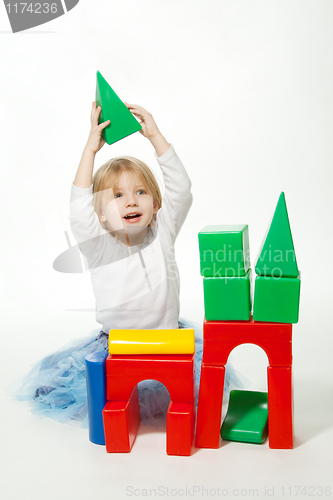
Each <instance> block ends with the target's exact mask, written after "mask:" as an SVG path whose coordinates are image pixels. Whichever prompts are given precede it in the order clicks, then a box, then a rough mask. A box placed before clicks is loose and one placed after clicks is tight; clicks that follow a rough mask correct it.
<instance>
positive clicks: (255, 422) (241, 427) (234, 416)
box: [221, 391, 268, 444]
mask: <svg viewBox="0 0 333 500" xmlns="http://www.w3.org/2000/svg"><path fill="white" fill-rule="evenodd" d="M267 424H268V395H267V392H254V391H230V399H229V406H228V412H227V415H226V417H225V420H224V422H223V424H222V427H221V437H222V439H225V440H226V441H241V442H243V443H255V444H261V443H263V442H264V441H265V440H266V439H267V436H268V425H267Z"/></svg>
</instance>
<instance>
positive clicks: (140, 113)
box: [124, 102, 160, 139]
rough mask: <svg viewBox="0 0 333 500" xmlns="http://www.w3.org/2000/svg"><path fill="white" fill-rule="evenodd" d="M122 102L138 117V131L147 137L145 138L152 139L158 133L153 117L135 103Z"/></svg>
mask: <svg viewBox="0 0 333 500" xmlns="http://www.w3.org/2000/svg"><path fill="white" fill-rule="evenodd" d="M124 104H125V106H126V107H127V108H128V109H129V110H130V112H131V113H133V115H134V116H136V117H137V118H139V120H140V125H141V127H142V129H141V130H140V132H141V134H142V135H143V136H145V137H147V139H153V138H154V137H156V136H157V135H159V134H160V131H159V130H158V127H157V125H156V123H155V120H154V118H153V117H152V115H151V114H150V113H149V112H148V111H146V110H145V109H144V108H142V107H141V106H138V105H137V104H128V102H125V103H124Z"/></svg>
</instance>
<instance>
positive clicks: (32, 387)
mask: <svg viewBox="0 0 333 500" xmlns="http://www.w3.org/2000/svg"><path fill="white" fill-rule="evenodd" d="M179 328H194V330H195V348H196V385H197V394H198V390H199V383H200V372H201V360H202V351H203V340H202V326H200V325H198V324H197V323H193V322H190V321H187V320H180V321H179ZM107 349H108V336H107V335H106V334H105V333H104V332H100V330H94V331H92V332H91V333H90V335H89V336H88V337H86V338H84V339H82V338H81V339H76V340H75V341H73V342H70V343H69V344H67V345H66V346H64V347H63V348H61V349H59V350H58V351H56V352H55V353H54V354H52V355H50V356H47V357H45V358H44V359H42V360H41V361H39V362H38V363H36V364H35V365H34V366H33V367H32V368H31V370H30V371H29V373H28V374H27V375H26V376H25V377H24V379H23V380H21V381H20V383H19V388H18V389H16V390H14V391H12V395H13V396H14V397H15V398H16V399H18V400H20V401H30V402H31V409H32V411H33V413H35V414H37V415H39V416H45V417H50V418H52V419H54V420H57V421H59V422H62V423H64V422H68V423H80V425H81V426H83V427H88V408H87V388H86V368H85V358H86V356H88V355H89V354H92V353H93V352H97V351H103V350H107ZM16 385H17V384H16ZM241 386H242V383H241V382H240V379H239V378H238V376H237V374H236V373H235V371H234V370H233V368H232V366H231V365H230V363H228V364H227V366H226V376H225V384H224V392H225V395H226V396H228V395H229V392H230V390H231V389H234V388H240V387H241ZM138 388H139V403H140V414H141V420H143V421H145V420H149V421H150V422H151V423H154V422H155V421H156V416H157V415H159V414H163V413H164V414H166V412H167V409H168V406H169V402H170V396H169V392H168V390H167V388H166V387H165V386H164V385H163V384H161V383H160V382H158V381H156V380H144V381H143V382H140V383H139V384H138Z"/></svg>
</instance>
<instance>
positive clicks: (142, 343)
mask: <svg viewBox="0 0 333 500" xmlns="http://www.w3.org/2000/svg"><path fill="white" fill-rule="evenodd" d="M194 352H195V338H194V330H193V328H176V329H174V330H172V329H170V330H110V333H109V353H110V354H193V353H194Z"/></svg>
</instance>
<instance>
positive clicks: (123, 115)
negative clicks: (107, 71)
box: [96, 71, 142, 144]
mask: <svg viewBox="0 0 333 500" xmlns="http://www.w3.org/2000/svg"><path fill="white" fill-rule="evenodd" d="M96 104H97V106H101V108H102V111H101V113H100V115H99V123H102V122H105V121H107V120H110V122H111V123H110V124H109V125H108V126H107V127H106V128H105V129H104V130H103V132H102V136H103V139H104V140H105V142H107V144H113V143H114V142H117V141H120V139H123V138H124V137H127V136H128V135H131V134H134V132H138V130H141V128H142V127H141V125H140V123H139V122H138V121H137V120H136V119H135V118H134V116H133V115H132V113H131V112H130V111H129V110H128V108H127V107H126V106H125V104H124V103H123V101H122V100H121V99H119V97H118V96H117V94H116V93H115V92H114V90H112V88H111V87H110V85H109V84H108V82H107V81H106V80H105V78H103V76H102V75H101V73H100V72H99V71H97V84H96Z"/></svg>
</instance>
